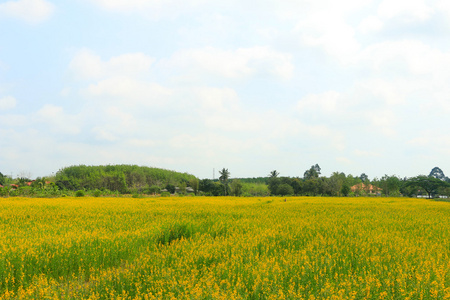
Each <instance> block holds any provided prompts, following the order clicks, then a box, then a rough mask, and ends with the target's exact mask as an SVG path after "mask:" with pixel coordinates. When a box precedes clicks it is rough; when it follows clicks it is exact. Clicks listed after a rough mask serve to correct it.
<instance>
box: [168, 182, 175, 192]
mask: <svg viewBox="0 0 450 300" xmlns="http://www.w3.org/2000/svg"><path fill="white" fill-rule="evenodd" d="M166 190H167V191H168V192H169V193H171V194H175V190H176V187H175V186H174V185H173V184H170V183H169V184H168V185H166Z"/></svg>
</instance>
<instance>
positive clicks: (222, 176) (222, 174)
mask: <svg viewBox="0 0 450 300" xmlns="http://www.w3.org/2000/svg"><path fill="white" fill-rule="evenodd" d="M219 174H220V177H219V180H220V182H222V184H223V188H224V191H225V196H226V195H227V185H228V179H229V178H230V172H228V169H225V168H223V169H222V171H219Z"/></svg>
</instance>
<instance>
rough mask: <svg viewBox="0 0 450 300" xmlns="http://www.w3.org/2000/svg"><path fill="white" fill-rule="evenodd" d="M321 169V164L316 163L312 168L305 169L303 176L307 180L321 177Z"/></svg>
mask: <svg viewBox="0 0 450 300" xmlns="http://www.w3.org/2000/svg"><path fill="white" fill-rule="evenodd" d="M320 170H321V169H320V167H319V165H318V164H315V165H314V166H311V168H310V169H309V170H306V171H305V173H304V174H303V178H304V179H305V180H308V179H314V178H319V175H320Z"/></svg>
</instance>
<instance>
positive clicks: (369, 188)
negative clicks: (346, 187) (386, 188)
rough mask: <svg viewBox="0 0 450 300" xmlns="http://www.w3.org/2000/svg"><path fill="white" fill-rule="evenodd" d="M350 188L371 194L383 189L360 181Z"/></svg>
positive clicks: (353, 190)
mask: <svg viewBox="0 0 450 300" xmlns="http://www.w3.org/2000/svg"><path fill="white" fill-rule="evenodd" d="M350 190H351V191H352V192H353V193H355V192H366V193H367V194H369V195H376V194H377V193H380V192H381V189H380V188H379V187H377V186H374V185H371V184H364V183H358V184H355V185H354V186H352V187H351V188H350Z"/></svg>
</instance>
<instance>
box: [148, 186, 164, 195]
mask: <svg viewBox="0 0 450 300" xmlns="http://www.w3.org/2000/svg"><path fill="white" fill-rule="evenodd" d="M160 192H161V188H160V187H159V186H157V185H152V186H151V187H149V188H148V193H149V194H159V193H160Z"/></svg>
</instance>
